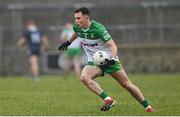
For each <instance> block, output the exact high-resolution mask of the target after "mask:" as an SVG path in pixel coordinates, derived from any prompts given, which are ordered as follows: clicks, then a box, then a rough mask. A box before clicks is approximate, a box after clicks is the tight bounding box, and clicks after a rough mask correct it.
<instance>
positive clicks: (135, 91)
mask: <svg viewBox="0 0 180 117" xmlns="http://www.w3.org/2000/svg"><path fill="white" fill-rule="evenodd" d="M110 75H111V76H112V77H113V78H115V79H116V80H117V81H118V82H119V84H121V85H122V86H123V87H124V88H125V89H126V90H127V91H129V93H130V94H131V95H132V96H133V97H134V98H135V99H136V100H137V101H138V102H140V103H141V104H142V105H143V106H144V107H145V109H146V111H147V112H153V111H154V109H153V108H152V107H151V106H150V105H149V104H148V101H147V100H145V98H144V96H143V94H142V92H141V91H140V90H139V88H138V87H137V86H135V85H134V84H133V83H132V82H131V81H130V80H129V78H128V76H127V74H126V72H125V71H124V70H123V69H122V70H119V71H117V72H113V73H111V74H110Z"/></svg>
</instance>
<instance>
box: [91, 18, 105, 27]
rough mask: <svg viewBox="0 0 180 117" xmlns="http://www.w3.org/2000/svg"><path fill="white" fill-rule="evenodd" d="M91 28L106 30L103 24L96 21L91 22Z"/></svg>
mask: <svg viewBox="0 0 180 117" xmlns="http://www.w3.org/2000/svg"><path fill="white" fill-rule="evenodd" d="M91 23H92V24H91V26H92V27H94V28H97V29H102V28H105V27H104V25H103V24H101V23H99V22H97V21H95V20H91Z"/></svg>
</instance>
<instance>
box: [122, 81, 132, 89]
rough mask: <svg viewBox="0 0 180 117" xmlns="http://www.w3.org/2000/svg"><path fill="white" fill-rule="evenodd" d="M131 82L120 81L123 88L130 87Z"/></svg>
mask: <svg viewBox="0 0 180 117" xmlns="http://www.w3.org/2000/svg"><path fill="white" fill-rule="evenodd" d="M131 85H132V83H131V82H129V81H124V82H123V83H122V86H123V87H124V88H125V89H129V88H130V87H131Z"/></svg>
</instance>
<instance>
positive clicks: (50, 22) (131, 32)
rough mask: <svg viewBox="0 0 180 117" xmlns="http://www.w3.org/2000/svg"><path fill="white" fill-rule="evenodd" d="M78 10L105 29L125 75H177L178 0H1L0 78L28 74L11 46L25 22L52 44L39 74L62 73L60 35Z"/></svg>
mask: <svg viewBox="0 0 180 117" xmlns="http://www.w3.org/2000/svg"><path fill="white" fill-rule="evenodd" d="M79 7H87V8H89V10H90V12H91V17H92V19H95V20H97V21H98V22H101V23H103V24H104V25H105V26H106V28H107V30H108V31H109V33H110V34H111V36H112V37H113V39H114V40H115V42H116V44H117V45H118V49H119V51H118V52H119V53H118V55H119V57H120V60H121V62H122V64H123V65H124V68H125V69H126V70H127V71H128V72H130V73H164V72H166V73H175V72H180V39H179V37H180V1H179V0H0V74H1V75H19V74H27V73H28V70H29V69H28V63H27V61H28V60H27V59H28V57H27V54H26V49H25V48H24V49H19V48H18V47H17V45H16V43H17V41H18V39H19V37H20V36H21V35H22V31H23V30H24V24H25V22H26V21H27V20H29V19H35V20H36V21H37V23H38V26H39V27H40V28H41V29H42V30H43V31H44V32H45V34H46V35H47V36H48V38H49V42H50V45H51V46H50V49H49V50H48V51H46V52H45V51H44V52H42V54H41V56H40V66H41V68H40V69H41V74H48V73H62V68H61V67H60V65H59V64H61V62H63V60H62V61H61V60H58V59H59V55H61V53H59V52H58V51H57V47H58V45H59V35H60V33H61V31H62V29H63V26H64V24H65V23H66V22H67V21H71V22H73V12H74V10H75V9H77V8H79ZM58 61H59V62H58ZM84 63H85V58H84V56H83V57H82V65H83V64H84Z"/></svg>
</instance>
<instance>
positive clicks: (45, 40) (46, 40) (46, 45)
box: [42, 35, 50, 50]
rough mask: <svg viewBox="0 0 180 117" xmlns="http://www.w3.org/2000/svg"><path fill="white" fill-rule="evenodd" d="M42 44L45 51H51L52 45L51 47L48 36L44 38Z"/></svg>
mask: <svg viewBox="0 0 180 117" xmlns="http://www.w3.org/2000/svg"><path fill="white" fill-rule="evenodd" d="M42 44H43V48H44V49H45V50H47V49H49V47H50V45H49V41H48V38H47V36H46V35H43V36H42Z"/></svg>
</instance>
